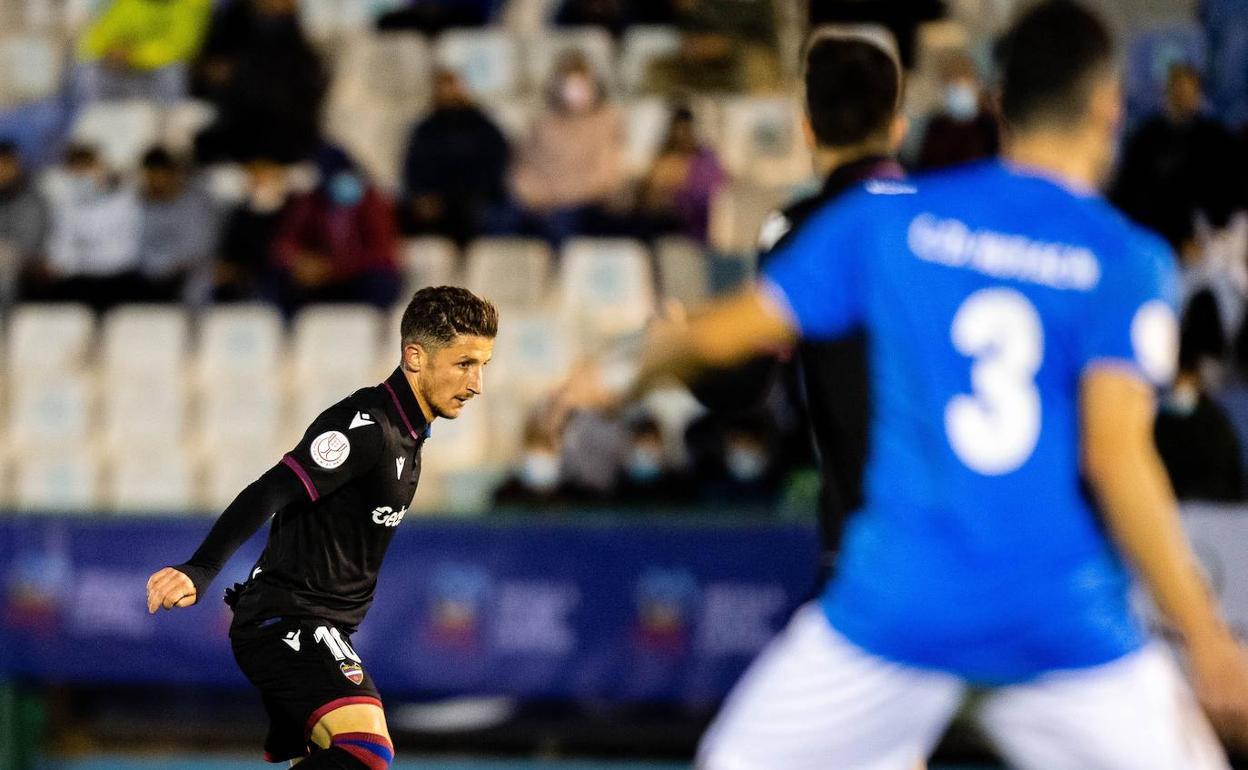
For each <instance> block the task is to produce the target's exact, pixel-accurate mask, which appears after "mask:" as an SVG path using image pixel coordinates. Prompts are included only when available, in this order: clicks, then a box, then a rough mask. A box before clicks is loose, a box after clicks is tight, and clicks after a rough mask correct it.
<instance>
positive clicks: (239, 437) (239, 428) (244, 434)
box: [198, 378, 285, 445]
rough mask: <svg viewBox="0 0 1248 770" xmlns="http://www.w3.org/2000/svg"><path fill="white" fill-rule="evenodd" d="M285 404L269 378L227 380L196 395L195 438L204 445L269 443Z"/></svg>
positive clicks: (274, 382)
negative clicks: (197, 433)
mask: <svg viewBox="0 0 1248 770" xmlns="http://www.w3.org/2000/svg"><path fill="white" fill-rule="evenodd" d="M284 409H285V404H283V403H282V397H281V390H280V388H279V387H278V384H277V382H276V381H275V380H273V379H268V378H265V379H244V378H238V379H229V380H223V381H222V382H221V383H220V384H218V385H215V386H213V387H211V388H208V389H206V390H204V391H202V392H201V393H200V398H199V411H198V415H199V436H200V438H201V441H203V442H204V443H206V444H213V445H215V444H219V443H222V442H233V443H243V442H255V443H259V444H267V443H269V442H272V441H273V440H274V439H275V438H276V437H277V436H278V435H279V431H280V430H281V427H282V417H283V412H284Z"/></svg>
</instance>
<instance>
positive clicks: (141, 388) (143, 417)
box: [99, 371, 188, 452]
mask: <svg viewBox="0 0 1248 770" xmlns="http://www.w3.org/2000/svg"><path fill="white" fill-rule="evenodd" d="M99 398H100V405H101V408H102V415H103V425H102V438H103V442H104V443H103V446H104V447H105V448H106V449H108V450H109V451H110V452H124V451H127V450H129V449H131V448H133V447H148V446H153V445H163V444H169V443H172V442H176V441H181V440H182V439H183V438H184V437H185V435H186V432H187V425H186V419H187V401H188V398H187V392H186V382H185V380H184V379H183V378H182V377H181V376H178V375H174V376H172V377H170V376H167V375H163V374H158V373H155V372H153V373H151V374H146V375H143V374H140V373H138V372H133V371H125V372H119V373H116V374H114V375H113V376H111V377H108V378H106V379H105V381H104V382H103V383H102V387H101V389H100V397H99Z"/></svg>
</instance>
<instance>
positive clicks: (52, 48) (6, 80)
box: [0, 33, 64, 104]
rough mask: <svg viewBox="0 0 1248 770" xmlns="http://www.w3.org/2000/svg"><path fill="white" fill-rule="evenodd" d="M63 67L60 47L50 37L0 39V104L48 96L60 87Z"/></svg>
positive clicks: (22, 35)
mask: <svg viewBox="0 0 1248 770" xmlns="http://www.w3.org/2000/svg"><path fill="white" fill-rule="evenodd" d="M63 66H64V55H63V53H62V51H61V46H60V45H59V44H58V43H57V42H56V40H55V39H53V38H51V37H48V36H45V35H38V34H30V33H26V34H18V35H11V36H6V37H4V38H3V39H0V103H4V104H20V103H23V102H33V101H38V100H40V99H43V98H46V97H48V96H51V95H52V94H53V93H55V92H56V89H57V87H58V86H59V85H60V82H61V71H62V69H63Z"/></svg>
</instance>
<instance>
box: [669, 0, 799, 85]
mask: <svg viewBox="0 0 1248 770" xmlns="http://www.w3.org/2000/svg"><path fill="white" fill-rule="evenodd" d="M675 5H676V23H677V25H678V26H679V27H680V29H681V32H682V40H681V47H680V51H679V52H677V53H676V54H675V55H673V56H670V57H666V58H662V59H658V60H656V61H655V62H654V64H653V65H652V67H651V69H650V72H649V90H653V91H658V92H660V93H664V94H668V95H670V96H681V95H684V94H688V93H689V92H691V91H692V92H695V93H696V92H708V91H715V92H730V93H740V92H743V91H744V92H758V91H769V90H774V89H776V88H778V87H779V86H780V83H781V80H780V57H779V48H778V45H779V43H778V40H779V38H778V35H777V24H776V14H775V6H774V4H773V2H772V0H681V1H680V2H677V3H676V4H675Z"/></svg>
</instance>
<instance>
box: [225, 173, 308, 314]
mask: <svg viewBox="0 0 1248 770" xmlns="http://www.w3.org/2000/svg"><path fill="white" fill-rule="evenodd" d="M244 168H245V169H246V172H247V197H246V199H244V200H243V201H242V202H241V203H239V204H238V205H237V206H235V207H234V208H233V209H232V210H231V211H230V212H229V213H227V214H226V217H225V223H224V225H223V226H222V231H221V240H220V245H219V246H218V247H217V254H218V257H219V258H218V261H217V264H216V274H215V278H214V289H213V297H214V299H216V300H217V301H219V302H245V301H250V300H257V299H260V298H261V297H262V296H264V291H265V282H266V279H267V278H268V274H269V268H270V265H271V264H272V261H273V244H274V243H275V242H276V240H277V233H278V230H279V229H280V227H281V224H282V220H283V219H284V218H285V216H286V209H287V203H288V201H289V198H290V189H289V184H288V182H287V178H286V168H285V167H284V166H282V165H281V164H280V163H277V162H276V161H274V160H273V159H272V158H269V157H265V156H263V155H259V156H256V157H254V158H249V159H247V161H246V163H245V164H244Z"/></svg>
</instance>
